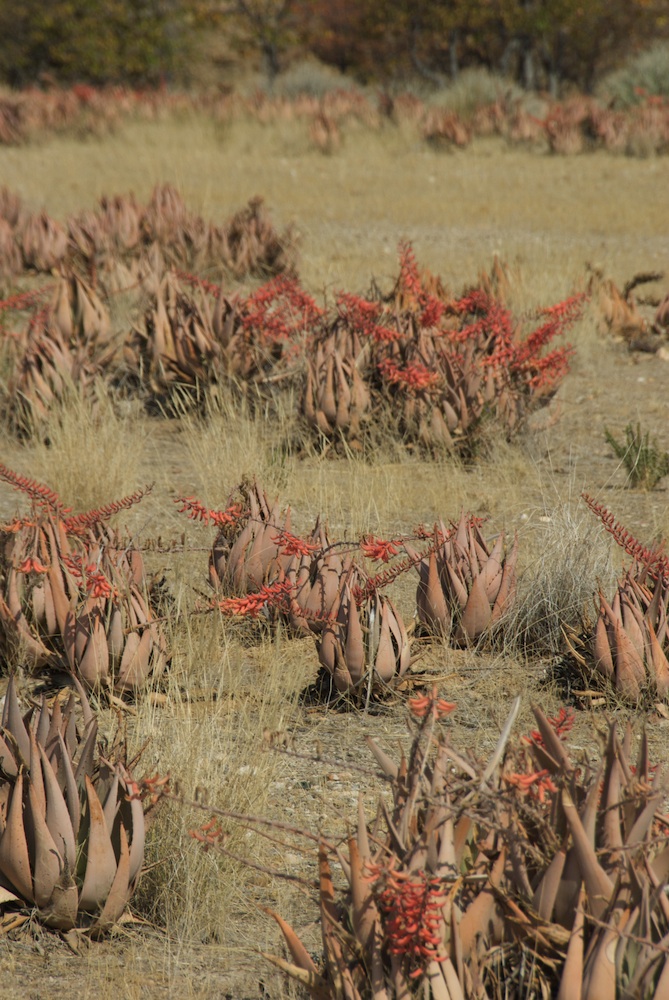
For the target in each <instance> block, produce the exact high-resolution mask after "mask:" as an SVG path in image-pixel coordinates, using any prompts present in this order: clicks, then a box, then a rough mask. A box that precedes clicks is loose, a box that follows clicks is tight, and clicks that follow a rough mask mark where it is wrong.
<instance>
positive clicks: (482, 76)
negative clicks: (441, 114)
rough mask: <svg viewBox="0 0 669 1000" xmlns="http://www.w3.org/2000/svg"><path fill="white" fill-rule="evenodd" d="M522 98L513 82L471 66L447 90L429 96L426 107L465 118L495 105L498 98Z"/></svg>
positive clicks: (519, 90) (520, 91) (445, 88)
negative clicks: (450, 112) (441, 109)
mask: <svg viewBox="0 0 669 1000" xmlns="http://www.w3.org/2000/svg"><path fill="white" fill-rule="evenodd" d="M522 97H523V91H522V90H521V89H520V87H518V86H516V84H515V83H514V82H513V80H510V79H509V78H508V77H505V76H501V75H500V74H498V73H492V72H491V71H490V70H488V69H485V68H484V67H482V66H478V67H475V66H472V67H471V68H469V69H465V70H463V71H462V73H460V74H459V76H458V78H457V79H456V80H454V81H453V82H452V83H450V84H449V85H448V86H447V87H443V88H442V89H440V90H437V91H435V93H433V94H432V95H431V96H430V99H429V104H430V105H432V106H433V107H439V108H444V109H447V110H448V111H454V112H455V113H456V114H458V115H460V116H461V117H462V118H468V117H470V116H471V115H473V114H474V112H475V111H476V110H477V109H478V108H481V107H484V106H485V105H486V104H494V103H495V101H498V100H500V98H504V99H506V100H521V99H522Z"/></svg>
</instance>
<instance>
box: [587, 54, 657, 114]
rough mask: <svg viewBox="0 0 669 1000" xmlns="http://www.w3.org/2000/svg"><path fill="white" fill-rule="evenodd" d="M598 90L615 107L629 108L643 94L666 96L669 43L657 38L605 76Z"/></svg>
mask: <svg viewBox="0 0 669 1000" xmlns="http://www.w3.org/2000/svg"><path fill="white" fill-rule="evenodd" d="M599 93H600V95H601V96H602V97H604V98H606V99H607V100H612V101H614V102H615V105H616V107H620V108H629V107H633V106H634V105H636V104H640V103H641V102H642V101H644V100H645V99H646V98H647V97H666V98H669V44H667V43H666V42H661V43H660V44H658V45H654V46H653V48H652V49H649V50H648V51H647V52H642V53H641V54H640V55H637V56H635V57H634V58H633V59H630V60H629V61H628V62H627V63H626V64H625V66H623V67H622V68H621V69H619V70H617V71H616V72H614V73H610V74H609V75H608V76H606V77H605V78H604V79H603V80H602V82H601V85H600V87H599Z"/></svg>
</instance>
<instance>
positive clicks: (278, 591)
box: [213, 580, 291, 618]
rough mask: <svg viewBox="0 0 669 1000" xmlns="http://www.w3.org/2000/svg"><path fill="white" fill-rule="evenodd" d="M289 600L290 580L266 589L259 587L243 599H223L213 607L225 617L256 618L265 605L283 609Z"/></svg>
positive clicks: (279, 582) (281, 581)
mask: <svg viewBox="0 0 669 1000" xmlns="http://www.w3.org/2000/svg"><path fill="white" fill-rule="evenodd" d="M290 600H291V583H290V580H280V581H278V582H277V583H273V584H271V585H270V586H267V587H261V588H260V590H258V591H256V592H255V593H254V594H246V596H244V597H225V598H223V600H222V601H214V602H213V607H215V608H218V609H219V610H220V611H222V612H223V614H225V615H242V616H244V617H248V618H258V616H259V615H261V614H262V611H263V608H264V607H265V605H266V604H268V605H270V606H271V605H274V606H279V607H285V606H286V604H288V603H289V602H290Z"/></svg>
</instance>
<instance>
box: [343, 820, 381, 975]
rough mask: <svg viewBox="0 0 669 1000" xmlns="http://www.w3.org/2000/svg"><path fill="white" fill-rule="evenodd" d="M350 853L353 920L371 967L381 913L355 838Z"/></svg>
mask: <svg viewBox="0 0 669 1000" xmlns="http://www.w3.org/2000/svg"><path fill="white" fill-rule="evenodd" d="M348 852H349V858H350V864H351V900H352V911H351V919H352V922H353V929H354V930H355V934H356V937H357V939H358V941H359V942H360V944H361V945H362V947H363V949H364V951H365V955H366V956H367V960H368V962H369V963H370V965H371V957H372V947H373V943H374V937H375V934H376V933H377V929H378V926H379V911H378V910H377V908H376V903H375V902H374V896H373V895H372V885H371V882H370V881H369V879H368V878H367V877H366V876H365V871H364V863H363V860H362V858H361V857H360V853H359V851H358V843H357V841H356V839H355V837H349V841H348Z"/></svg>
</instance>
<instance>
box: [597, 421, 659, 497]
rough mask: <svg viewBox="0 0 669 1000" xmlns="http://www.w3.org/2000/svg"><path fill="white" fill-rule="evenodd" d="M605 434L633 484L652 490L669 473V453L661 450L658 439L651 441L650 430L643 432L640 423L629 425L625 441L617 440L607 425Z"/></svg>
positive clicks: (626, 429)
mask: <svg viewBox="0 0 669 1000" xmlns="http://www.w3.org/2000/svg"><path fill="white" fill-rule="evenodd" d="M604 436H605V437H606V440H607V442H608V443H609V444H610V445H611V447H612V448H613V450H614V452H615V453H616V455H617V457H618V458H619V459H620V460H621V462H622V463H623V465H624V466H625V468H626V469H627V474H628V477H629V481H630V484H631V486H633V487H639V489H642V490H652V489H654V488H655V487H656V486H657V484H658V483H659V481H660V480H661V479H662V478H663V477H664V476H666V475H668V474H669V453H667V452H666V451H660V450H659V448H658V447H657V443H656V441H655V440H653V441H651V439H650V431H646V433H645V434H643V433H642V431H641V424H640V423H637V425H636V427H634V426H633V425H632V423H629V424H628V425H627V427H626V428H625V442H624V443H621V442H619V441H616V439H615V438H614V436H613V434H612V433H611V431H610V430H608V428H606V427H605V428H604Z"/></svg>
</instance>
